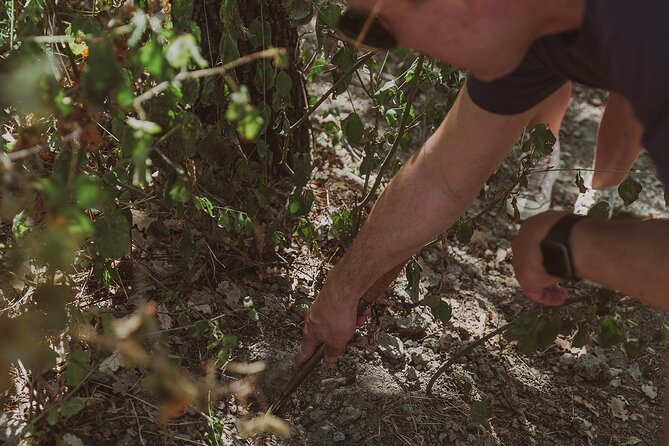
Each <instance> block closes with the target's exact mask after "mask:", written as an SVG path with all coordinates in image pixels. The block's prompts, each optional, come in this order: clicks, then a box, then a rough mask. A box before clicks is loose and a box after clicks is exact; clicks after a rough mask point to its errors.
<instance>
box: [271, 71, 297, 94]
mask: <svg viewBox="0 0 669 446" xmlns="http://www.w3.org/2000/svg"><path fill="white" fill-rule="evenodd" d="M275 86H276V92H277V93H279V96H281V97H282V98H286V97H290V92H291V91H292V89H293V79H292V78H291V77H290V75H289V74H288V73H287V72H285V71H283V70H281V71H279V73H278V74H277V75H276V80H275Z"/></svg>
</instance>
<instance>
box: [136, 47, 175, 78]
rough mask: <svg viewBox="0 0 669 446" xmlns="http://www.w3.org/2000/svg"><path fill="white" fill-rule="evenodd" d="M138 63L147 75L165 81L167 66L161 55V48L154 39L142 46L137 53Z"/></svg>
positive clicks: (163, 56)
mask: <svg viewBox="0 0 669 446" xmlns="http://www.w3.org/2000/svg"><path fill="white" fill-rule="evenodd" d="M139 62H140V63H141V64H142V67H144V69H145V70H146V71H147V72H148V73H150V74H152V75H153V76H155V77H156V78H158V79H160V80H163V79H165V74H166V73H167V72H168V70H169V65H168V63H167V59H165V55H164V54H163V48H162V46H161V45H160V44H159V43H158V42H157V40H156V39H151V40H149V41H148V42H146V43H145V44H144V46H143V47H142V49H141V51H140V53H139Z"/></svg>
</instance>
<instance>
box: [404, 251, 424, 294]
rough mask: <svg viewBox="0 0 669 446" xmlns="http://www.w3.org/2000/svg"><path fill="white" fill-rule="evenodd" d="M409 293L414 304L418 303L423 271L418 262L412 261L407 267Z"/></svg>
mask: <svg viewBox="0 0 669 446" xmlns="http://www.w3.org/2000/svg"><path fill="white" fill-rule="evenodd" d="M406 276H407V291H408V292H409V297H411V301H412V302H418V299H419V297H420V276H421V269H420V265H419V264H418V262H416V261H415V260H411V261H410V262H409V263H407V266H406Z"/></svg>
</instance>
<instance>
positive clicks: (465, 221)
mask: <svg viewBox="0 0 669 446" xmlns="http://www.w3.org/2000/svg"><path fill="white" fill-rule="evenodd" d="M453 232H454V233H455V238H456V239H457V240H458V241H459V242H460V243H469V241H470V240H471V239H472V236H473V235H474V223H473V222H472V221H471V219H469V218H468V217H466V216H465V217H462V218H461V219H460V220H458V221H457V223H455V226H454V227H453Z"/></svg>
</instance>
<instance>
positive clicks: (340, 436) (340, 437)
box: [332, 431, 346, 443]
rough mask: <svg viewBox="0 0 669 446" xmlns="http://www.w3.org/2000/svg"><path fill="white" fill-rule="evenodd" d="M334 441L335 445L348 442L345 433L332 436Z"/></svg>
mask: <svg viewBox="0 0 669 446" xmlns="http://www.w3.org/2000/svg"><path fill="white" fill-rule="evenodd" d="M332 439H333V440H334V442H335V443H339V442H342V441H344V440H346V435H344V433H343V432H339V431H337V432H335V433H334V434H332Z"/></svg>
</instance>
